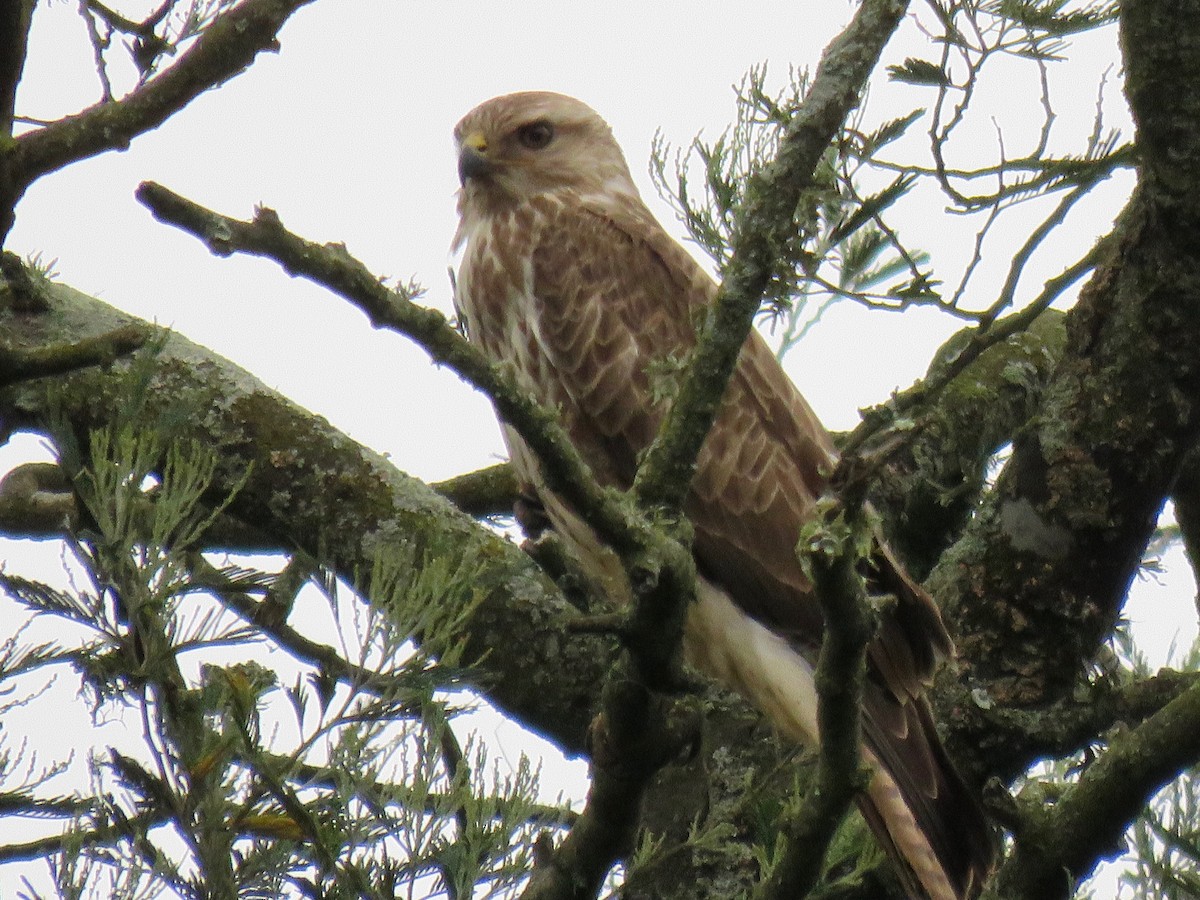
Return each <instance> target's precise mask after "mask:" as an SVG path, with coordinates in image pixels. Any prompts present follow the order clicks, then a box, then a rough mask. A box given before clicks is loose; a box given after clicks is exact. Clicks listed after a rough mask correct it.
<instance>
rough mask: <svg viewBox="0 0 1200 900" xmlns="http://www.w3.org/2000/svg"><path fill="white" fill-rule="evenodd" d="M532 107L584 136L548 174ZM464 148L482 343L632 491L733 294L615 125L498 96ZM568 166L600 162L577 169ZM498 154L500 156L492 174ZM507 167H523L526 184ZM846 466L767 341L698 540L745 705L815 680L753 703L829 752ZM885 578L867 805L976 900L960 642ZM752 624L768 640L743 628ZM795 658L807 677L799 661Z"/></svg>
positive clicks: (882, 570)
mask: <svg viewBox="0 0 1200 900" xmlns="http://www.w3.org/2000/svg"><path fill="white" fill-rule="evenodd" d="M523 105H529V106H530V107H531V108H532V109H534V110H535V111H536V113H537V115H538V116H542V117H549V118H550V119H551V121H553V115H554V114H555V111H556V110H559V109H561V111H562V115H563V116H564V121H566V122H568V123H569V128H570V131H569V132H566V133H568V134H569V138H568V139H564V146H562V147H556V146H554V145H551V147H550V148H549V150H548V152H550V153H552V154H555V155H553V156H550V157H546V159H547V166H546V168H545V171H541V170H539V168H538V166H537V163H538V157H536V156H531V155H529V154H527V153H525V151H523V150H522V149H521V148H520V147H515V146H512V145H510V144H505V143H503V141H502V140H500V137H502V136H503V135H504V134H506V133H509V132H511V131H512V128H513V127H515V126H514V124H513V123H516V125H519V124H520V123H521V121H522V120H521V118H520V116H521V108H522V106H523ZM505 129H508V131H506V130H505ZM456 135H457V136H458V137H459V140H460V141H461V142H464V147H465V149H464V153H471V154H475V157H473V158H472V160H471V166H470V167H468V168H469V169H470V170H471V171H473V172H474V171H482V172H486V173H490V175H489V177H491V180H488V178H484V179H483V180H481V181H480V182H479V183H477V184H476V183H466V182H464V194H463V199H462V200H461V201H460V213H461V214H462V224H461V226H460V232H459V234H460V239H465V240H467V251H466V256H465V258H464V262H463V266H462V269H461V271H460V274H459V281H458V297H459V302H460V305H461V306H462V308H463V310H464V314H465V315H466V317H467V320H468V324H469V333H470V336H471V338H472V339H473V340H478V341H480V342H481V343H482V344H483V346H484V347H485V349H487V351H488V352H489V353H490V354H491V355H492V356H493V357H494V358H497V359H501V360H505V361H507V362H509V363H510V364H511V365H513V366H514V368H515V370H516V371H517V374H518V377H520V378H521V380H522V382H523V383H524V384H525V385H526V386H527V387H528V388H529V389H530V390H531V391H532V392H533V393H534V394H535V395H536V396H537V397H538V398H539V399H540V400H541V401H542V402H544V403H547V404H551V405H554V406H557V407H558V408H559V409H560V411H561V414H562V417H563V421H564V424H565V426H566V427H567V429H568V432H569V433H570V434H571V436H572V440H573V442H574V443H575V444H576V446H577V449H579V450H580V452H581V453H582V454H583V455H584V456H585V458H586V459H587V460H588V462H589V463H590V464H591V465H592V467H593V469H594V470H595V471H596V474H597V476H598V477H599V478H600V479H601V480H602V481H604V482H606V483H608V484H611V485H613V486H617V487H622V488H625V487H628V486H629V485H630V484H631V483H632V480H633V477H634V475H635V474H636V470H637V462H638V457H639V454H640V453H641V452H642V451H643V450H645V448H646V447H647V446H648V445H649V444H650V442H651V441H652V440H653V438H654V436H655V434H656V432H657V429H658V425H659V423H660V421H661V419H662V416H663V412H664V405H663V401H662V400H661V395H662V393H663V392H662V391H661V390H660V389H661V388H662V387H663V385H662V384H660V383H656V380H655V379H659V378H664V377H669V376H670V373H671V371H672V369H673V368H675V367H677V364H678V362H679V357H680V356H681V355H683V354H685V353H686V352H687V350H688V349H689V348H690V347H692V346H693V345H694V342H695V332H694V328H695V323H696V321H697V320H698V317H699V313H700V312H701V311H702V310H703V308H704V307H705V306H706V305H707V304H708V303H710V302H711V301H712V299H713V296H714V294H715V285H714V284H713V282H712V280H711V278H709V276H708V275H707V274H706V273H705V272H704V271H703V269H701V268H700V267H699V266H698V265H697V264H696V263H695V262H694V261H693V260H692V259H691V257H690V256H689V255H688V254H687V253H686V251H685V250H684V249H683V248H682V247H680V246H679V245H678V244H677V243H675V242H674V241H673V240H672V239H671V238H670V237H669V236H668V235H667V234H666V233H665V232H664V231H663V230H662V229H661V228H660V226H659V225H658V224H657V222H656V221H655V220H654V219H653V217H652V216H651V215H650V213H649V212H648V211H647V210H646V209H645V207H644V206H643V205H642V204H641V202H640V200H639V199H638V198H637V195H636V189H634V188H633V186H632V182H631V181H629V179H628V170H627V168H626V167H625V164H624V160H623V158H622V157H621V155H620V151H619V148H617V147H616V145H615V143H614V142H613V141H612V137H611V133H610V132H609V131H608V129H607V126H605V125H604V123H603V121H602V120H600V119H599V118H598V117H596V116H595V115H594V113H591V111H590V110H587V108H586V107H584V106H583V105H582V104H580V103H579V102H578V101H574V100H571V99H570V98H562V97H559V96H558V95H548V94H532V95H513V96H511V97H506V98H499V99H498V100H495V101H490V102H489V103H488V104H484V105H483V106H482V107H480V108H479V110H476V111H474V112H472V113H471V114H469V115H468V116H467V117H466V118H465V119H464V120H463V122H462V123H460V125H459V127H458V129H456ZM584 138H586V141H585V140H584ZM567 140H576V141H577V145H576V146H567V144H566V143H565V141H567ZM497 147H498V148H499V149H496V148H497ZM568 151H572V152H574V153H576V154H577V155H579V156H581V157H582V158H581V159H579V160H578V162H576V161H575V160H573V159H572V158H571V156H570V153H569V152H568ZM484 152H487V153H488V154H491V155H489V156H488V157H487V159H486V160H482V161H481V159H479V158H476V157H478V155H479V154H481V153H484ZM506 152H510V153H511V154H513V155H514V159H516V160H517V161H518V162H519V163H520V164H519V165H517V164H516V163H514V164H513V166H512V167H511V170H509V169H507V168H506V167H505V166H504V161H505V156H504V153H506ZM531 152H532V151H531ZM589 154H594V155H595V156H596V160H595V161H593V160H591V159H589V158H588V156H589ZM551 163H552V165H551ZM539 179H542V180H541V181H539ZM560 181H561V182H562V183H561V184H559V182H560ZM543 182H545V184H544V183H543ZM546 185H549V186H546ZM522 190H528V191H529V196H528V197H523V196H521V191H522ZM508 440H509V442H510V449H511V451H512V455H513V461H514V464H515V465H516V466H517V468H518V469H519V470H521V475H522V476H523V478H524V479H525V480H527V481H529V482H531V483H533V484H537V481H538V478H537V470H536V462H535V461H534V460H533V459H532V458H531V457H530V456H529V454H528V451H527V450H525V449H524V448H523V447H522V446H521V444H520V441H519V439H517V438H516V437H515V436H513V435H508ZM833 461H834V451H833V447H832V443H831V441H830V439H829V436H828V434H827V433H826V432H825V430H824V428H823V427H822V426H821V424H820V422H819V421H818V420H817V418H816V416H815V415H814V414H813V412H812V410H811V409H810V408H809V407H808V405H807V403H805V401H804V400H803V398H802V397H801V396H800V394H799V393H798V392H797V391H796V390H795V388H794V387H793V385H792V384H791V382H790V380H789V379H788V378H787V376H786V374H785V373H784V372H783V370H782V369H781V368H780V366H779V365H778V363H777V362H776V360H775V359H774V356H773V355H772V354H771V352H770V350H769V348H768V347H767V346H766V344H765V342H764V341H763V340H762V339H761V337H759V336H758V335H757V334H754V335H752V336H751V338H750V339H749V340H748V341H747V343H746V346H745V347H744V348H743V351H742V355H741V358H740V360H739V364H738V367H737V370H736V372H735V374H734V376H733V378H732V380H731V382H730V384H729V386H728V388H727V391H726V395H725V397H724V399H723V404H722V407H721V410H720V413H719V416H718V419H717V422H716V424H715V425H714V427H713V429H712V431H711V433H710V434H709V436H708V438H707V440H706V442H705V444H704V447H703V449H702V451H701V453H700V456H699V458H698V460H697V472H696V476H695V479H694V481H693V484H692V490H691V494H690V496H689V497H688V499H687V502H686V505H685V511H686V512H687V514H688V516H689V518H690V519H691V520H692V522H693V524H694V526H695V532H696V540H695V545H694V550H695V554H696V559H697V565H698V569H699V571H700V574H701V575H702V576H703V578H704V579H706V582H708V583H711V584H712V585H715V586H717V588H719V589H721V590H723V592H724V593H725V594H726V595H727V596H728V598H729V600H732V602H733V604H734V605H735V607H736V609H734V608H732V607H729V606H728V602H727V601H715V602H717V603H718V606H717V607H711V608H710V609H709V613H713V611H714V610H716V613H714V614H712V615H709V618H708V619H706V620H705V621H704V623H703V626H702V627H705V628H708V629H710V631H711V629H713V628H714V627H715V628H716V629H717V633H716V634H715V635H713V634H709V635H708V637H714V636H715V637H716V638H717V639H718V640H719V639H720V637H721V635H720V634H719V632H720V629H721V628H723V627H727V626H728V627H736V628H737V629H740V632H739V633H741V634H742V635H743V637H746V636H749V638H747V640H748V641H749V643H752V644H755V646H756V649H755V650H754V653H752V654H751V655H750V656H747V657H745V658H741V659H739V658H738V657H737V654H736V652H735V648H729V649H727V650H725V649H720V648H718V649H717V650H716V651H714V655H713V656H712V659H713V660H718V661H720V662H718V664H717V665H716V668H717V669H718V670H724V674H727V675H728V674H731V673H733V674H735V675H736V676H737V677H735V678H734V680H735V681H738V682H739V683H738V684H737V685H736V686H737V687H738V688H739V689H743V690H746V689H747V684H746V681H745V679H744V678H742V675H743V674H745V677H746V678H756V677H765V678H770V677H772V674H771V673H772V669H773V667H776V668H777V671H778V672H779V673H781V674H780V676H779V677H783V676H786V677H788V678H795V677H799V678H807V679H808V681H809V684H806V685H797V686H795V687H794V688H789V687H788V685H789V684H795V682H784V683H782V684H781V683H779V682H778V681H776V682H775V683H772V684H768V685H766V686H765V687H762V688H755V687H754V686H753V685H750V689H749V690H747V693H748V695H750V696H752V698H753V699H756V701H757V700H758V699H765V700H766V701H767V703H766V705H767V706H769V707H771V708H772V709H773V710H774V712H776V713H781V716H782V718H781V720H779V721H777V724H778V725H779V727H781V728H782V729H784V730H785V731H786V732H788V734H789V736H791V737H793V738H797V739H804V740H808V741H812V740H813V739H814V738H815V735H814V734H811V733H809V734H805V733H801V732H804V731H808V730H810V729H811V728H812V727H813V726H812V723H813V721H815V720H814V719H813V716H812V711H811V710H809V711H808V712H803V711H800V710H787V709H786V708H785V707H781V706H780V703H781V702H782V703H784V704H786V702H787V700H786V698H787V695H788V694H789V693H794V694H796V695H797V696H800V695H802V696H804V697H806V698H811V696H812V691H811V677H810V674H811V669H810V668H808V667H809V664H810V663H811V661H812V660H813V659H814V653H815V651H816V649H817V648H818V647H819V643H820V633H821V628H822V624H821V611H820V606H819V604H818V603H817V602H816V600H815V598H814V597H813V596H812V595H811V588H810V585H809V584H808V583H807V581H806V580H805V578H804V575H803V572H802V571H801V568H800V565H799V562H798V560H797V558H796V554H795V547H794V545H795V541H796V539H797V537H798V535H799V532H800V528H801V526H802V525H803V523H804V522H805V521H806V520H807V519H808V518H809V517H810V516H811V514H812V509H813V505H814V503H815V502H816V500H817V498H818V497H819V496H820V494H821V492H822V491H823V489H824V487H825V479H826V478H827V476H828V471H829V469H830V468H831V467H832V464H833ZM543 500H544V501H545V505H546V511H547V513H548V514H549V516H550V518H551V520H552V521H554V523H555V526H556V527H557V528H559V529H560V530H562V531H564V532H568V531H569V532H572V533H573V535H574V537H575V538H576V539H577V540H576V543H577V544H578V545H579V546H580V547H581V548H582V550H583V552H584V554H585V555H592V556H596V557H598V556H599V555H601V551H599V549H598V548H597V547H596V546H595V540H594V536H591V537H589V535H588V534H587V532H588V531H589V529H587V528H586V525H585V524H584V523H581V522H580V521H579V520H578V518H577V517H575V516H574V515H573V514H572V513H571V512H570V510H568V509H566V508H565V507H564V506H563V505H562V504H561V503H560V502H558V501H557V500H556V498H553V497H551V496H546V497H543ZM589 542H590V543H589ZM873 567H874V572H873V581H874V582H876V584H877V587H878V588H879V589H880V590H881V591H883V592H886V593H890V594H893V595H894V596H896V598H897V602H896V604H895V605H894V607H893V609H892V611H891V612H890V613H889V614H888V615H886V616H885V618H884V621H883V624H882V627H881V629H880V631H879V634H878V635H877V637H876V639H875V641H874V642H873V644H872V646H871V647H870V649H869V653H868V660H869V689H868V691H867V695H866V697H865V698H864V709H863V722H864V744H865V753H866V755H867V757H868V758H869V759H872V760H875V761H877V764H878V766H879V767H880V769H879V773H878V774H877V776H876V777H875V779H874V781H873V782H872V785H871V788H870V790H869V791H868V793H867V795H866V796H864V798H863V799H862V801H861V805H862V807H863V811H864V814H865V815H866V818H867V819H868V821H869V822H871V823H872V827H873V828H874V830H875V831H876V833H877V834H878V835H879V836H880V839H881V841H882V843H883V844H884V845H885V846H886V847H888V848H889V849H890V850H891V851H892V853H893V854H894V855H895V856H897V857H898V858H900V859H902V860H904V861H906V862H907V864H909V865H911V867H912V870H913V873H915V876H916V882H914V888H913V889H914V892H915V891H916V890H917V889H916V887H915V884H916V883H919V884H920V885H921V886H922V888H923V890H924V892H925V893H927V894H928V895H930V896H933V897H936V898H938V900H942V898H946V900H951V898H956V897H963V896H967V895H969V894H970V893H971V891H972V889H973V885H976V884H978V882H979V881H981V880H982V878H983V876H984V874H985V873H986V870H987V867H988V865H989V863H990V856H991V849H990V845H989V840H988V832H987V826H986V823H985V822H984V820H983V818H982V815H981V814H980V812H979V809H978V806H977V804H976V803H975V801H974V799H973V798H972V796H971V795H970V793H969V792H968V791H967V790H966V788H965V787H964V786H963V784H962V782H961V781H960V780H959V778H958V776H957V774H956V773H955V772H954V769H953V767H952V766H951V764H950V762H949V760H948V759H947V758H946V756H945V752H944V750H943V749H942V747H941V744H940V742H939V741H938V738H937V733H936V730H935V728H934V723H933V720H932V717H931V715H930V712H929V707H928V703H927V701H926V700H925V699H924V696H923V690H924V689H925V687H926V686H927V684H928V682H929V680H930V678H931V677H932V674H933V672H934V670H935V668H936V666H937V665H938V663H939V662H940V661H941V660H942V659H943V658H945V657H946V656H948V655H949V654H950V652H951V645H950V640H949V637H948V635H947V634H946V631H945V628H944V626H943V625H942V620H941V617H940V614H939V613H938V611H937V608H936V607H935V606H934V604H933V602H932V600H930V598H929V597H928V596H927V595H926V594H925V593H924V592H923V591H921V590H920V588H919V587H918V586H916V585H915V584H913V583H912V582H911V580H910V579H909V578H908V577H907V575H905V574H904V572H903V569H902V568H901V567H900V566H899V565H898V564H897V563H896V561H895V560H894V559H893V558H892V557H891V555H890V553H889V552H888V551H887V549H886V547H885V546H884V545H883V544H882V543H880V546H879V550H878V552H877V554H876V556H875V558H874V560H873ZM702 593H704V592H702ZM710 595H711V592H710ZM720 603H725V604H726V605H725V606H719V604H720ZM702 605H703V604H702ZM739 610H740V612H738V611H739ZM733 614H740V615H742V616H745V617H749V620H751V622H753V623H758V624H757V625H754V624H745V625H743V624H737V623H736V622H735V620H733V619H729V618H728V616H730V615H733ZM722 616H725V617H726V618H721V617H722ZM722 623H724V624H722ZM760 626H765V630H764V629H763V628H762V627H760ZM698 627H701V626H699V625H698ZM756 629H757V630H756ZM775 636H778V637H775ZM779 638H782V639H783V641H784V642H786V643H781V642H780V640H779ZM773 642H774V643H773ZM788 645H790V646H791V647H792V648H793V649H792V651H786V647H787V646H788ZM787 652H794V653H798V654H799V655H800V656H801V657H804V658H806V659H807V662H798V661H796V660H795V659H794V658H793V659H792V660H789V659H787V658H786V656H785V655H781V654H786V653H787ZM754 654H757V655H754ZM746 673H749V674H746ZM755 673H757V674H755ZM780 698H783V699H782V700H781V699H780ZM805 702H811V700H810V699H809V700H806V701H805Z"/></svg>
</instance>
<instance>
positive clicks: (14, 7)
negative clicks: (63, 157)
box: [0, 0, 34, 146]
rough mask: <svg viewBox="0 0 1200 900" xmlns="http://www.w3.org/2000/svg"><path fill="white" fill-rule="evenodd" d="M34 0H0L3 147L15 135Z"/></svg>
mask: <svg viewBox="0 0 1200 900" xmlns="http://www.w3.org/2000/svg"><path fill="white" fill-rule="evenodd" d="M33 4H34V0H0V146H3V144H4V143H5V141H6V139H8V138H11V137H12V133H13V116H14V114H15V113H16V104H17V85H18V84H20V83H21V73H22V72H23V71H24V69H25V47H26V43H27V42H28V40H29V25H30V23H31V21H32V20H33Z"/></svg>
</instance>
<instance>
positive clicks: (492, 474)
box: [430, 463, 519, 517]
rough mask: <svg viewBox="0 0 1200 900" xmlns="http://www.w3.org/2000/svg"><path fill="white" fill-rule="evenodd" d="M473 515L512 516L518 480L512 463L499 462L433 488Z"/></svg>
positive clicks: (441, 482)
mask: <svg viewBox="0 0 1200 900" xmlns="http://www.w3.org/2000/svg"><path fill="white" fill-rule="evenodd" d="M430 487H431V488H433V489H434V490H435V491H437V492H438V493H439V494H441V495H442V496H443V497H445V498H446V499H447V500H449V501H450V502H451V503H453V504H454V505H455V506H457V507H458V508H459V509H461V510H462V511H463V512H465V513H466V514H467V515H469V516H476V517H481V516H496V515H508V514H510V513H511V512H512V509H513V502H514V501H515V500H516V497H517V490H518V487H519V485H518V484H517V477H516V475H514V474H513V470H512V466H511V465H510V464H509V463H498V464H497V465H494V466H488V467H487V468H486V469H479V470H478V471H476V472H467V473H465V474H463V475H456V476H455V477H453V478H447V479H446V480H445V481H439V482H438V483H437V484H432V485H430Z"/></svg>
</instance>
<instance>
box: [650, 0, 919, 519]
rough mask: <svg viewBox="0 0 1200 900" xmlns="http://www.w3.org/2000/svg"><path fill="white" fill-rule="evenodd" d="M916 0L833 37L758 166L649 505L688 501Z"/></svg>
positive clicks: (665, 438)
mask: <svg viewBox="0 0 1200 900" xmlns="http://www.w3.org/2000/svg"><path fill="white" fill-rule="evenodd" d="M907 8H908V3H907V0H864V2H863V4H862V5H861V6H860V7H859V10H858V12H857V13H856V14H855V16H854V19H853V20H852V21H851V23H850V25H849V26H847V28H846V29H845V30H844V31H843V32H842V33H841V34H840V35H839V36H838V37H837V38H835V39H834V41H833V42H832V43H831V44H830V45H829V47H828V48H827V49H826V51H825V55H824V57H823V58H822V60H821V65H820V67H819V68H818V69H817V74H816V75H815V76H814V78H813V82H812V87H811V88H810V89H809V92H808V95H807V97H806V98H805V100H804V103H803V104H802V106H801V107H800V109H799V111H798V112H797V113H796V115H795V116H794V117H793V118H792V121H791V122H790V123H789V124H788V127H787V131H786V132H785V134H784V136H783V139H782V141H781V143H780V147H779V154H778V155H777V156H776V158H775V159H774V160H773V161H772V162H771V163H770V164H768V165H767V166H765V167H764V168H763V170H762V171H761V172H760V173H758V174H757V175H755V176H754V177H753V178H752V179H751V181H750V183H749V184H748V185H747V188H746V195H745V196H746V199H745V202H744V203H743V206H742V208H741V210H740V211H739V213H738V227H737V230H736V233H735V235H734V240H733V253H732V256H731V258H730V261H729V265H728V266H727V267H726V269H725V278H724V280H723V282H722V284H721V290H720V293H719V295H718V298H717V302H716V303H715V304H714V305H713V306H712V307H710V308H709V310H708V313H707V315H706V316H705V321H704V325H703V327H702V330H701V333H700V336H699V341H698V343H697V345H696V348H695V350H694V351H693V353H692V357H691V360H690V362H689V364H688V374H687V377H686V378H685V379H684V382H683V384H682V386H681V388H680V391H679V394H678V395H677V396H676V398H675V401H674V403H673V404H672V406H671V410H670V413H669V414H668V415H667V418H666V420H665V421H664V423H663V426H662V429H661V431H660V436H659V437H658V438H657V439H656V440H655V442H654V444H653V445H652V446H651V447H650V449H649V451H647V453H646V455H645V458H644V459H643V461H642V464H641V466H640V467H639V469H638V475H637V478H636V480H635V482H634V488H633V492H634V495H635V496H636V497H637V498H638V501H639V504H640V505H642V506H643V507H663V508H666V509H679V508H680V506H681V505H682V503H683V499H684V497H685V496H686V494H687V491H688V488H689V486H690V485H691V481H692V473H693V470H694V468H695V461H696V456H697V454H698V453H699V451H700V446H701V444H702V443H703V441H704V438H705V436H706V435H707V434H708V432H709V429H710V428H711V427H712V423H713V422H714V421H715V419H716V414H717V409H718V407H719V405H720V402H721V397H722V395H723V394H724V387H725V385H726V384H727V383H728V381H729V377H730V375H731V374H732V372H733V369H734V366H735V365H736V363H737V358H738V354H739V353H740V352H741V349H742V345H743V344H744V343H745V341H746V337H747V335H749V333H750V328H751V327H752V325H753V321H754V316H755V315H756V314H757V313H758V310H759V307H760V305H761V303H762V299H763V296H764V295H765V294H766V291H767V287H768V285H769V284H770V282H771V279H772V278H773V277H774V276H775V274H776V273H777V272H778V271H779V270H780V266H781V265H791V264H792V263H793V260H788V259H781V258H780V254H781V253H782V252H783V250H784V248H786V247H788V246H790V245H791V244H792V243H793V241H792V238H793V235H794V232H795V221H794V219H795V212H796V206H797V203H798V202H799V200H800V198H801V196H802V195H803V194H804V192H805V191H806V190H808V189H809V188H810V187H811V186H812V184H813V173H814V171H815V170H816V166H817V162H818V160H820V158H821V155H822V154H823V153H824V152H825V151H826V149H827V148H828V147H829V144H830V142H831V141H832V140H833V138H834V136H835V135H836V134H837V133H838V130H839V129H840V128H841V127H842V124H843V122H845V119H846V116H847V114H848V113H849V112H850V110H851V109H853V108H854V106H855V105H856V104H857V103H858V99H859V95H860V94H861V92H862V90H863V87H864V86H865V85H866V82H867V78H868V76H869V75H870V74H871V72H872V71H873V70H874V68H875V64H876V63H877V62H878V60H879V55H880V54H881V53H882V52H883V47H884V45H885V44H886V43H887V41H888V39H889V38H890V37H891V35H892V32H893V31H895V29H896V27H897V26H898V25H899V23H900V20H901V19H902V18H903V16H904V12H905V10H906V9H907Z"/></svg>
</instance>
